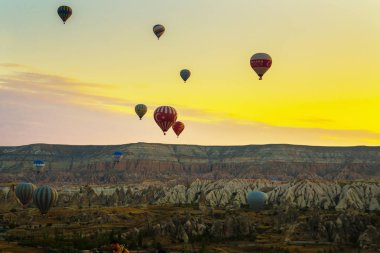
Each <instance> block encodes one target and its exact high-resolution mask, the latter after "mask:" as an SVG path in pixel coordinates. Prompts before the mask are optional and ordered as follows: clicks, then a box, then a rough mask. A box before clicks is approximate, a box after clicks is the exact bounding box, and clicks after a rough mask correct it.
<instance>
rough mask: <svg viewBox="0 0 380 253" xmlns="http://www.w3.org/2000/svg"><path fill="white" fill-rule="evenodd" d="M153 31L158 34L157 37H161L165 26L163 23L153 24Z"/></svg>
mask: <svg viewBox="0 0 380 253" xmlns="http://www.w3.org/2000/svg"><path fill="white" fill-rule="evenodd" d="M153 32H154V34H155V35H156V36H157V39H160V37H161V36H162V34H164V32H165V27H164V26H163V25H155V26H153Z"/></svg>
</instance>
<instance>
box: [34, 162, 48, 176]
mask: <svg viewBox="0 0 380 253" xmlns="http://www.w3.org/2000/svg"><path fill="white" fill-rule="evenodd" d="M44 168H45V162H44V161H42V160H34V161H33V169H34V170H35V171H37V173H40V172H42V171H43V170H44Z"/></svg>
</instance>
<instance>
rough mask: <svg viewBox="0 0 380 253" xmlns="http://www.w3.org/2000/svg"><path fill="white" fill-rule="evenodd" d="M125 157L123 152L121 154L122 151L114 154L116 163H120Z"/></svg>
mask: <svg viewBox="0 0 380 253" xmlns="http://www.w3.org/2000/svg"><path fill="white" fill-rule="evenodd" d="M123 155H124V154H123V152H121V151H115V152H114V153H113V159H114V161H115V162H120V160H121V158H122V157H123Z"/></svg>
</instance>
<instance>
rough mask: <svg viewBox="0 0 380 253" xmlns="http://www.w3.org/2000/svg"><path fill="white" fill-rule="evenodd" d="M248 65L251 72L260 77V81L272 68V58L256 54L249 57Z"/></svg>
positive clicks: (263, 54)
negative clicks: (251, 69) (249, 64)
mask: <svg viewBox="0 0 380 253" xmlns="http://www.w3.org/2000/svg"><path fill="white" fill-rule="evenodd" d="M250 63H251V67H252V68H253V70H254V71H255V72H256V74H257V75H258V76H259V77H260V80H262V79H263V75H264V74H265V72H267V71H268V69H270V67H271V66H272V58H271V57H270V55H269V54H266V53H257V54H254V55H253V56H252V57H251V61H250Z"/></svg>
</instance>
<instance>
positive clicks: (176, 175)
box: [0, 143, 380, 184]
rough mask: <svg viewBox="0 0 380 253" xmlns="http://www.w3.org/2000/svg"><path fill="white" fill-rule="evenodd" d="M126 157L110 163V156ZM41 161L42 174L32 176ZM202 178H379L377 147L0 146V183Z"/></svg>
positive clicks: (168, 180) (88, 182)
mask: <svg viewBox="0 0 380 253" xmlns="http://www.w3.org/2000/svg"><path fill="white" fill-rule="evenodd" d="M115 150H121V151H123V152H124V154H125V157H124V158H123V159H122V161H121V162H120V163H118V164H114V163H113V160H112V153H113V152H114V151H115ZM35 159H43V160H45V162H46V172H45V173H43V174H41V175H36V174H35V173H32V171H31V170H32V168H31V167H32V161H33V160H35ZM195 178H200V179H211V180H216V179H233V178H245V179H247V178H265V179H274V180H283V181H289V180H292V179H295V178H308V179H328V180H337V179H341V180H354V179H374V178H380V147H365V146H358V147H315V146H297V145H286V144H278V145H275V144H270V145H247V146H196V145H172V144H150V143H134V144H125V145H110V146H102V145H86V146H72V145H53V144H32V145H26V146H17V147H0V182H11V181H19V180H30V181H39V182H52V183H62V184H67V183H70V184H86V183H87V184H90V183H91V184H115V183H126V182H141V181H144V180H158V181H165V182H170V181H176V182H178V181H192V180H193V179H195Z"/></svg>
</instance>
